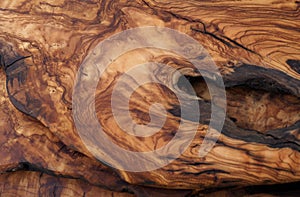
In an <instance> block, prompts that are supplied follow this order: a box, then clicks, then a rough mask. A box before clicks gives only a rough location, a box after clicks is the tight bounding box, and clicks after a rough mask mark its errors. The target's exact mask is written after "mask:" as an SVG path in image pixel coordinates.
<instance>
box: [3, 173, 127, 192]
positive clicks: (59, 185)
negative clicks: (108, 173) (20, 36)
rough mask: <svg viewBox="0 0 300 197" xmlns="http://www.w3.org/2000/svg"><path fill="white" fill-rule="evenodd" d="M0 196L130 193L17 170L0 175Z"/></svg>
mask: <svg viewBox="0 0 300 197" xmlns="http://www.w3.org/2000/svg"><path fill="white" fill-rule="evenodd" d="M0 193H1V196H8V197H9V196H17V197H19V196H20V197H21V196H62V197H67V196H90V197H92V196H100V197H107V196H117V197H130V196H131V197H133V195H132V194H128V193H120V192H112V191H109V190H104V189H101V188H99V187H96V186H92V185H90V184H88V183H86V182H84V181H82V180H78V179H70V178H69V179H68V178H63V177H55V176H51V175H48V174H43V173H40V172H29V171H19V172H12V173H6V174H1V175H0Z"/></svg>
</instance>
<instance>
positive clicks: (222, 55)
mask: <svg viewBox="0 0 300 197" xmlns="http://www.w3.org/2000/svg"><path fill="white" fill-rule="evenodd" d="M0 21H1V22H0V64H1V67H2V71H1V73H0V80H1V81H0V82H1V90H0V91H1V95H0V102H1V106H0V110H1V112H2V113H1V114H2V115H1V116H0V120H1V121H0V125H1V126H0V150H1V151H0V170H1V173H5V174H3V175H1V176H0V179H1V180H2V181H3V180H4V179H6V178H5V177H8V178H7V180H6V182H8V185H11V188H8V186H6V185H5V184H6V183H1V186H0V190H1V191H3V192H6V194H9V193H15V194H20V195H22V194H23V193H22V190H23V189H22V188H24V187H32V188H33V189H32V190H30V189H29V190H26V191H27V192H32V195H36V192H38V188H44V189H45V187H48V186H44V185H43V184H44V183H42V182H47V184H50V182H51V183H53V184H58V185H59V187H61V188H62V190H61V193H69V192H71V190H72V192H75V193H76V192H77V193H76V194H79V195H84V193H85V192H86V194H87V195H88V194H89V195H91V196H92V195H94V193H93V192H98V190H99V192H100V193H101V192H104V194H103V195H121V196H122V195H123V194H124V192H125V194H124V196H126V195H127V194H126V192H127V193H128V195H129V196H130V195H131V194H136V195H140V196H144V195H147V194H148V195H158V194H161V195H168V194H173V195H175V194H177V195H179V196H185V195H193V194H196V193H199V192H200V193H204V192H208V191H209V192H212V191H214V190H220V189H222V188H232V187H238V189H232V190H230V191H228V192H227V193H226V192H225V193H224V192H217V193H212V194H211V195H214V194H215V195H225V194H228V195H230V192H231V191H233V192H235V191H245V193H244V195H246V194H247V191H249V190H243V189H241V188H242V187H248V188H249V187H255V185H273V184H288V183H291V184H298V183H299V181H300V42H299V39H300V4H299V2H298V1H283V0H279V1H274V0H266V1H258V0H254V1H248V0H242V1H230V0H229V1H194V0H187V1H184V2H183V1H179V0H172V1H171V0H167V1H162V0H134V1H126V0H109V1H105V0H89V1H71V0H70V1H69V0H64V1H56V0H53V1H47V2H46V1H41V0H33V1H26V0H17V1H9V0H2V1H1V2H0ZM149 26H155V27H160V28H168V29H173V30H175V31H177V32H180V33H182V34H185V35H187V36H189V37H191V38H193V39H194V40H195V41H196V42H197V43H199V44H200V45H201V46H203V48H204V49H205V50H206V51H207V54H206V53H205V54H206V55H205V56H203V57H201V56H200V57H197V58H198V60H199V62H200V63H201V64H200V69H201V70H202V71H203V73H207V75H203V73H202V72H201V73H199V72H198V71H197V69H195V68H194V67H193V64H192V63H191V61H189V60H187V58H185V57H182V56H180V55H179V54H175V53H174V52H172V51H170V50H163V49H161V48H160V49H158V48H154V47H145V48H137V49H134V50H130V51H126V53H123V54H122V55H120V56H119V57H117V58H116V59H112V60H107V61H110V65H109V66H108V67H107V69H106V70H104V68H106V67H105V66H104V65H100V68H99V69H100V70H101V69H103V70H104V71H103V74H101V79H100V80H99V81H98V84H97V86H96V92H95V100H94V101H93V102H91V101H90V100H86V111H83V112H82V113H81V114H77V115H78V117H77V115H76V114H75V115H74V113H73V112H74V109H73V107H74V105H72V101H73V100H74V95H73V93H74V88H75V87H76V85H78V84H76V79H78V76H83V77H86V78H87V79H90V78H92V77H93V76H95V73H97V72H99V71H98V70H88V69H86V70H84V68H87V61H85V60H86V59H87V58H89V56H90V54H91V53H92V52H93V50H94V49H95V47H97V46H98V45H99V44H100V43H101V42H103V41H104V40H108V39H110V38H111V37H112V36H114V35H117V34H118V33H121V32H123V31H125V30H128V29H133V28H142V27H149ZM164 33H165V32H164V31H162V32H161V35H164ZM144 37H146V38H147V37H148V38H151V40H153V42H158V43H161V44H162V45H166V46H171V45H172V46H173V45H178V46H182V48H184V49H186V50H188V43H185V42H182V41H181V40H176V39H173V38H172V37H170V38H167V39H162V38H165V37H163V36H161V37H158V36H156V34H155V33H153V32H151V31H150V32H148V33H147V34H145V35H144ZM135 39H136V40H137V41H138V42H139V43H146V42H147V41H146V40H145V39H139V38H135ZM128 40H129V41H130V38H128ZM128 40H127V41H128ZM127 41H126V42H127ZM129 41H128V42H129ZM126 42H123V41H122V40H120V41H117V42H115V43H114V47H119V49H120V50H121V49H124V48H126V47H127V46H125V44H124V43H126ZM112 48H113V47H112V45H105V46H104V47H103V48H101V51H100V52H99V53H100V55H99V56H97V58H98V60H97V61H99V59H101V58H102V59H105V57H106V56H105V55H104V54H110V53H111V54H115V53H117V51H113V50H111V49H112ZM207 58H211V61H213V62H214V63H215V65H216V66H217V68H218V70H219V72H220V75H221V77H222V79H223V82H224V86H225V91H226V103H222V102H221V101H220V100H219V98H217V96H216V95H213V94H212V92H211V91H210V88H208V86H213V87H214V89H216V90H218V88H220V87H219V86H218V84H215V83H214V80H215V78H214V77H213V75H211V74H210V72H211V70H210V69H211V68H210V67H209V65H208V64H207V62H206V61H207ZM102 59H101V60H102ZM95 61H96V60H95ZM149 62H152V63H153V62H156V63H160V65H165V66H166V67H169V68H170V69H171V70H172V69H174V70H177V71H179V72H180V73H181V74H182V75H183V76H184V79H186V80H188V81H189V83H190V84H191V87H192V89H189V88H187V87H185V86H182V83H181V82H182V80H184V79H183V76H182V77H177V76H176V74H174V73H172V72H164V71H165V70H161V69H159V68H157V69H154V70H153V72H152V73H151V74H149V75H148V76H147V77H149V78H153V79H156V80H157V81H160V82H161V83H160V84H159V83H147V84H144V85H142V86H140V87H138V88H136V89H135V88H134V87H135V83H136V81H134V80H132V79H130V78H128V79H127V80H128V81H126V90H129V89H134V93H133V94H131V95H128V92H126V91H125V88H123V89H124V91H123V90H119V91H118V92H117V93H118V95H120V98H123V97H124V98H125V97H126V96H128V98H129V103H128V106H129V107H128V109H126V110H128V112H129V116H130V117H126V118H127V119H123V123H124V124H125V123H126V122H127V120H129V119H130V120H132V121H134V122H136V123H137V124H139V125H147V124H148V123H149V122H151V119H153V117H154V116H151V115H149V113H150V111H151V110H149V109H150V107H151V105H153V104H155V103H160V104H161V106H163V108H164V109H165V110H156V111H155V110H154V112H155V114H156V115H157V117H161V116H165V117H166V119H165V122H164V124H163V126H162V127H161V128H159V129H158V131H157V133H155V134H153V135H150V136H146V137H138V136H134V135H130V134H128V133H126V132H124V130H123V129H122V128H121V127H120V125H118V122H117V121H116V120H115V117H114V114H113V109H112V105H111V95H112V94H113V91H114V88H115V85H116V84H117V82H118V80H120V79H121V78H122V76H125V75H126V73H127V72H128V70H130V69H132V68H133V67H134V66H136V65H141V64H145V63H149ZM96 63H97V62H96ZM96 63H95V64H96ZM82 66H83V67H82ZM85 66H86V67H85ZM164 68H165V67H164ZM141 80H143V78H142V77H141ZM145 80H146V78H145ZM209 82H211V84H210V83H209ZM163 84H169V85H170V88H167V87H166V86H164V85H163ZM191 87H190V88H191ZM87 88H88V87H87ZM174 90H178V91H179V92H180V94H181V95H183V97H186V98H189V99H194V100H193V101H194V102H197V103H198V104H199V111H200V112H201V114H200V119H196V118H195V117H197V114H193V113H194V112H193V110H191V111H190V113H189V116H187V117H188V118H187V119H184V120H183V119H182V117H181V116H182V113H181V111H180V110H181V107H182V106H181V105H180V102H179V100H178V97H177V95H176V91H175V92H174ZM193 91H194V92H195V93H196V96H193V95H191V92H193ZM85 94H86V92H84V91H82V92H80V95H79V96H82V98H85V97H87V98H88V97H89V95H85ZM91 98H92V97H91ZM125 101H126V100H125V99H124V100H122V99H120V101H119V102H120V103H121V102H124V103H125ZM220 103H221V104H220ZM73 104H74V103H73ZM213 104H216V105H219V104H220V105H221V106H223V104H224V106H223V108H221V109H220V110H221V111H222V112H223V111H224V112H225V111H226V116H225V120H224V126H223V127H222V130H221V133H220V134H219V135H220V136H219V137H218V138H217V139H214V136H212V137H211V139H210V140H211V141H216V144H215V145H214V146H213V147H212V149H211V150H210V151H209V152H208V154H206V155H205V156H204V157H199V148H200V147H201V144H202V143H203V141H204V139H205V136H206V134H207V133H208V130H209V123H210V118H211V106H212V105H213ZM75 107H76V106H75ZM116 107H118V106H116ZM120 108H121V107H120ZM91 110H95V111H96V113H95V116H96V117H97V120H98V121H99V123H100V124H101V127H102V129H103V131H104V133H105V134H107V136H108V138H109V139H110V140H111V141H112V142H113V143H114V144H116V145H118V146H119V147H121V148H123V149H126V150H127V151H135V152H148V151H154V150H158V149H159V148H161V147H164V146H165V145H166V144H168V143H169V142H170V141H171V140H172V139H173V138H174V136H175V135H176V131H177V130H178V128H179V125H180V124H182V123H183V124H185V123H191V124H195V125H197V129H196V131H195V136H194V137H193V139H192V141H191V143H190V144H189V145H188V147H187V148H186V150H184V151H183V154H181V155H180V156H179V157H178V158H174V161H172V162H171V163H169V164H168V165H166V166H163V167H162V168H158V169H155V170H150V171H143V172H130V171H125V170H122V169H116V168H112V167H111V166H110V165H109V163H106V162H105V161H102V160H101V159H99V158H95V155H94V154H93V151H91V150H90V148H89V147H87V146H86V145H87V144H86V143H85V142H83V140H82V138H81V137H82V136H81V135H80V134H79V131H78V128H77V127H76V124H75V120H77V119H78V120H81V117H84V116H85V113H92V112H91ZM120 110H121V109H120ZM143 128H146V127H143ZM149 130H150V128H149ZM146 131H147V129H146ZM94 132H95V133H94V134H95V135H97V133H98V132H99V131H98V130H95V131H94ZM185 132H186V134H187V135H188V133H190V132H192V131H191V130H189V129H186V130H185ZM216 132H219V131H216ZM87 135H90V134H87ZM93 137H94V136H93V135H91V136H89V139H92V140H91V141H90V143H92V141H93ZM95 139H96V138H95ZM183 141H184V140H183ZM181 143H182V141H178V143H177V144H175V145H176V147H180V146H181V145H182V144H181ZM107 148H110V147H107ZM116 157H117V154H116ZM170 157H171V156H170ZM123 162H128V161H123ZM151 162H159V161H151ZM136 165H137V166H139V165H142V164H139V163H138V162H136ZM140 167H141V166H140ZM19 170H27V171H39V172H42V174H45V176H46V178H44V177H43V176H44V175H43V176H42V177H39V176H40V175H39V173H38V172H20V173H18V172H13V171H19ZM23 176H25V177H28V180H27V182H28V183H29V182H30V180H32V181H33V183H32V186H29V184H25V183H26V181H22V180H20V177H23ZM3 177H4V178H3ZM62 177H63V178H62ZM22 179H24V180H25V179H26V178H24V177H23V178H22ZM46 179H47V180H49V181H47V180H46ZM75 179H76V180H75ZM77 179H80V180H77ZM294 182H295V183H294ZM297 182H298V183H297ZM45 184H46V183H45ZM73 184H74V185H77V186H78V187H80V188H81V189H78V190H77V191H75V190H73V189H75V187H73V186H70V185H73ZM77 186H76V187H77ZM69 187H72V188H71V189H70V191H69V190H68V188H69ZM64 188H65V189H64ZM101 188H102V189H101ZM154 188H155V189H154ZM52 189H53V188H52ZM14 190H15V191H14ZM18 190H20V191H18ZM67 190H68V191H67ZM102 190H103V191H102ZM104 190H111V191H114V192H117V193H113V192H111V191H104ZM105 192H108V193H105ZM120 192H123V193H120ZM75 193H74V195H76V194H75ZM266 193H268V192H266ZM24 194H25V193H24ZM69 195H71V194H69Z"/></svg>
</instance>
